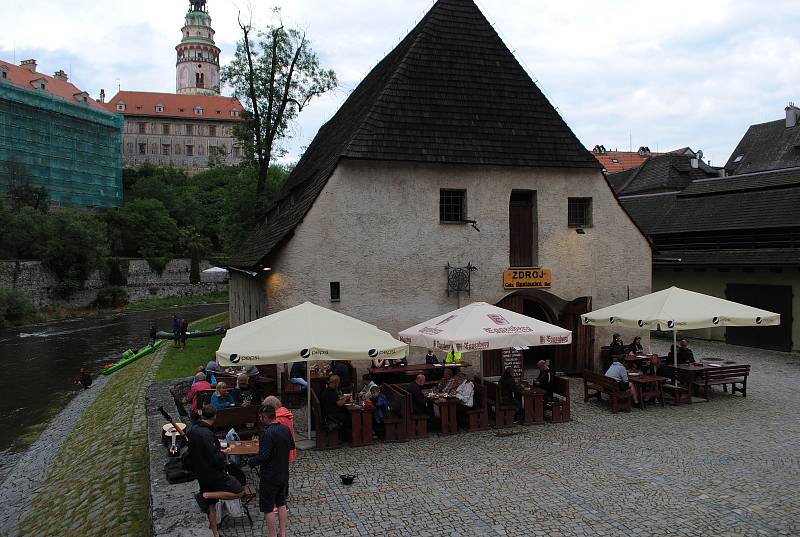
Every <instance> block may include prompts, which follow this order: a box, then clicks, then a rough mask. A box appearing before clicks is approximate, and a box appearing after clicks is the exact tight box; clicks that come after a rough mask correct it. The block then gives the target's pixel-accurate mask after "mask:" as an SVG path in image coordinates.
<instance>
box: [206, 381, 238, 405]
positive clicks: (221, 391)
mask: <svg viewBox="0 0 800 537" xmlns="http://www.w3.org/2000/svg"><path fill="white" fill-rule="evenodd" d="M211 404H212V405H214V408H216V409H217V410H222V409H223V408H230V407H234V406H236V401H234V400H233V396H231V394H230V389H229V388H228V385H227V384H225V383H224V382H218V383H217V389H216V390H215V391H214V395H212V396H211Z"/></svg>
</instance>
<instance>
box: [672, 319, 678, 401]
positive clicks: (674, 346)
mask: <svg viewBox="0 0 800 537" xmlns="http://www.w3.org/2000/svg"><path fill="white" fill-rule="evenodd" d="M672 365H673V366H675V369H674V370H673V371H675V389H676V390H677V389H678V330H677V329H675V328H673V329H672Z"/></svg>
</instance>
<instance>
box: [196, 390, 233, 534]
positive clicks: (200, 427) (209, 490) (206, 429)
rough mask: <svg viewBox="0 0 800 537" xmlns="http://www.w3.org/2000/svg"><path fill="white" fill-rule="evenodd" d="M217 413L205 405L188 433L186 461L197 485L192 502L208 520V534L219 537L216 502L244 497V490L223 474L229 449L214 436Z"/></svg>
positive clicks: (210, 406) (231, 478)
mask: <svg viewBox="0 0 800 537" xmlns="http://www.w3.org/2000/svg"><path fill="white" fill-rule="evenodd" d="M216 417H217V409H216V408H214V406H213V405H205V406H204V407H203V410H202V412H201V414H200V418H201V419H200V421H198V422H197V423H196V424H194V425H193V426H192V428H191V429H189V457H190V460H191V463H192V470H193V471H194V473H195V475H196V476H197V482H198V483H199V484H200V492H198V493H197V494H195V496H194V499H195V500H196V501H197V505H199V506H200V510H201V511H202V512H204V513H206V515H207V516H208V522H209V526H210V527H211V533H212V534H213V536H214V537H219V529H218V528H217V508H216V503H217V502H218V501H219V500H235V499H237V498H241V497H242V496H243V495H244V489H243V488H242V485H241V483H239V481H237V480H236V478H234V477H231V476H229V475H228V473H227V472H226V471H225V455H226V454H227V451H228V449H229V448H226V449H222V448H221V447H220V445H219V440H217V437H216V436H215V435H214V429H213V428H212V427H213V425H214V419H215V418H216Z"/></svg>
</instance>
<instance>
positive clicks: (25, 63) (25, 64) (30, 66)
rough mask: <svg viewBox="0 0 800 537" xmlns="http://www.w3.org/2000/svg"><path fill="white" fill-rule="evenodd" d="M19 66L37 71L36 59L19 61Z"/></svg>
mask: <svg viewBox="0 0 800 537" xmlns="http://www.w3.org/2000/svg"><path fill="white" fill-rule="evenodd" d="M19 66H20V67H22V68H23V69H27V70H28V71H30V72H31V73H35V72H36V60H22V61H21V62H19Z"/></svg>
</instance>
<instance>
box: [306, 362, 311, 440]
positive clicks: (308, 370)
mask: <svg viewBox="0 0 800 537" xmlns="http://www.w3.org/2000/svg"><path fill="white" fill-rule="evenodd" d="M306 382H308V387H307V388H306V397H307V398H308V401H306V413H307V414H308V439H309V440H311V367H309V364H308V362H306Z"/></svg>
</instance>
